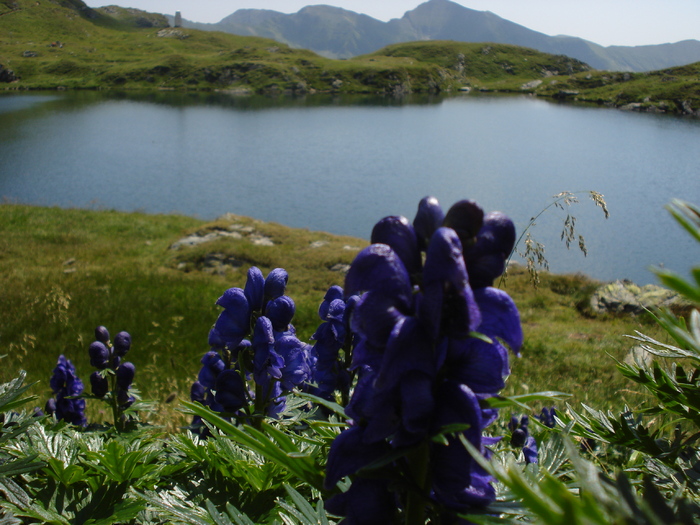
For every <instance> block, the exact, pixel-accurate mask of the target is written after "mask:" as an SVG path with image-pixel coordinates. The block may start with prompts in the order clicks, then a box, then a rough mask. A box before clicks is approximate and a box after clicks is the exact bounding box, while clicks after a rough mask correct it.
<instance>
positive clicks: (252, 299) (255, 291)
mask: <svg viewBox="0 0 700 525" xmlns="http://www.w3.org/2000/svg"><path fill="white" fill-rule="evenodd" d="M244 293H245V296H246V299H248V305H249V306H250V309H251V310H252V311H254V312H259V311H261V310H262V308H263V298H264V293H265V277H263V274H262V272H261V271H260V269H259V268H258V267H256V266H251V267H250V268H249V269H248V279H247V280H246V282H245V290H244Z"/></svg>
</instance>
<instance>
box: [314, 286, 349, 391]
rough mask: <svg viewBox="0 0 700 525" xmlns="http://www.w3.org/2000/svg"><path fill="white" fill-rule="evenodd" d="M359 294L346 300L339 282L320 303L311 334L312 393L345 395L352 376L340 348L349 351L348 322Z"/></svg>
mask: <svg viewBox="0 0 700 525" xmlns="http://www.w3.org/2000/svg"><path fill="white" fill-rule="evenodd" d="M359 299H360V298H359V296H357V295H353V296H351V297H350V298H348V300H347V301H346V300H345V298H344V297H343V289H342V288H341V287H340V286H337V285H336V286H331V287H330V288H329V289H328V291H327V292H326V295H325V297H324V298H323V302H322V303H321V305H320V306H319V309H318V316H319V317H320V318H321V321H323V322H322V323H321V324H320V325H319V327H318V328H317V329H316V332H315V333H314V335H313V336H312V337H311V339H313V340H314V341H315V343H314V346H313V349H312V351H311V354H312V356H313V359H314V361H315V364H316V366H315V367H314V369H313V370H312V373H313V376H312V382H313V383H314V384H315V387H314V388H312V389H310V390H311V393H312V394H314V395H317V396H319V397H322V398H324V399H328V400H333V393H334V392H335V391H339V392H341V394H342V395H343V396H344V397H346V396H347V394H348V392H349V390H350V383H351V377H350V373H349V372H348V370H347V367H346V365H345V362H344V361H343V360H342V358H341V356H340V350H341V349H342V348H345V351H346V352H347V353H348V354H350V353H351V349H352V346H353V334H352V331H351V328H350V325H349V319H350V317H351V314H352V310H353V309H354V307H355V305H356V304H357V301H359Z"/></svg>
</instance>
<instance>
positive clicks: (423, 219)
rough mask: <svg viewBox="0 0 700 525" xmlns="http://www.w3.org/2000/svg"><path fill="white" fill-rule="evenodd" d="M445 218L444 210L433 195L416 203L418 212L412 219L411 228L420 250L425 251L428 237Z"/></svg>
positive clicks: (428, 240)
mask: <svg viewBox="0 0 700 525" xmlns="http://www.w3.org/2000/svg"><path fill="white" fill-rule="evenodd" d="M444 220H445V212H443V211H442V208H441V207H440V203H439V202H438V200H437V199H436V198H435V197H424V198H423V199H422V200H421V201H420V203H419V204H418V212H417V213H416V217H415V219H413V229H414V230H415V232H416V238H417V239H418V244H419V247H420V249H421V250H423V251H425V249H426V248H427V246H428V243H429V242H430V238H431V237H432V236H433V233H435V230H437V229H438V228H439V227H440V226H442V221H444Z"/></svg>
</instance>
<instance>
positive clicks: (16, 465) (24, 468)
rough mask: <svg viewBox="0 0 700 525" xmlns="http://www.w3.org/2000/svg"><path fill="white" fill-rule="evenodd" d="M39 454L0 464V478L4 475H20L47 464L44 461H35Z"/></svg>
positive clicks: (9, 476)
mask: <svg viewBox="0 0 700 525" xmlns="http://www.w3.org/2000/svg"><path fill="white" fill-rule="evenodd" d="M38 456H39V455H38V454H33V455H31V456H27V457H24V458H21V459H16V460H14V461H8V462H6V463H1V464H0V480H2V478H3V477H8V478H11V477H13V476H18V475H20V474H26V473H27V472H33V471H35V470H39V469H40V468H43V467H45V466H46V463H44V462H42V461H35V460H36V458H37V457H38Z"/></svg>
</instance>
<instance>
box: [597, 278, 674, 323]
mask: <svg viewBox="0 0 700 525" xmlns="http://www.w3.org/2000/svg"><path fill="white" fill-rule="evenodd" d="M686 306H687V303H686V301H684V300H683V299H682V298H681V297H680V296H679V295H678V294H677V293H675V292H672V291H671V290H668V289H666V288H662V287H661V286H656V285H654V284H647V285H645V286H637V285H636V284H634V283H633V282H632V281H628V280H622V281H615V282H612V283H608V284H604V285H603V286H601V287H600V288H598V289H597V290H596V291H595V292H594V293H593V295H592V296H591V310H593V312H595V313H597V314H604V313H617V314H634V315H636V314H641V313H642V312H644V311H645V310H647V309H654V308H670V309H672V310H674V311H678V310H682V309H684V308H685V307H686Z"/></svg>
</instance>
